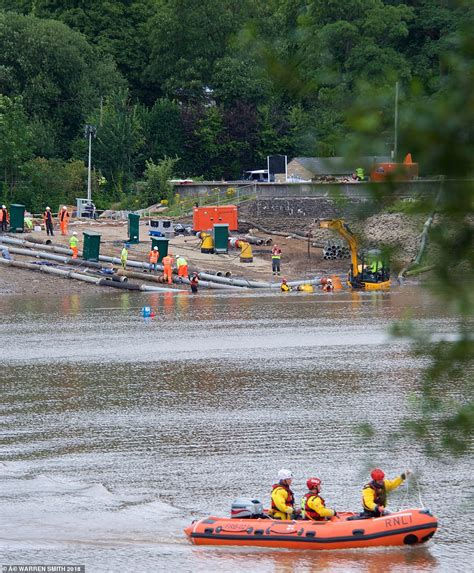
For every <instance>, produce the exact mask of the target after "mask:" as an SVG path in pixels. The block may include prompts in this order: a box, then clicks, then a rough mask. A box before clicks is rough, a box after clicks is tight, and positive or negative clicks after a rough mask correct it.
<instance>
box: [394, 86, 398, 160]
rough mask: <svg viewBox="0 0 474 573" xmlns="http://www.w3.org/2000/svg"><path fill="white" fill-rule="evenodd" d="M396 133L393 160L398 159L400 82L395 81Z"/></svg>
mask: <svg viewBox="0 0 474 573" xmlns="http://www.w3.org/2000/svg"><path fill="white" fill-rule="evenodd" d="M394 123H395V126H394V127H395V130H394V131H395V135H394V138H393V160H394V161H397V156H398V82H396V83H395V119H394Z"/></svg>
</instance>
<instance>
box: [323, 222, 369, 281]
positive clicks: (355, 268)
mask: <svg viewBox="0 0 474 573" xmlns="http://www.w3.org/2000/svg"><path fill="white" fill-rule="evenodd" d="M319 226H320V227H321V228H322V229H334V231H337V232H338V233H339V234H340V235H341V237H344V239H345V240H346V241H347V243H348V245H349V249H350V251H351V263H352V277H353V278H355V277H356V276H357V275H358V274H359V261H358V259H357V239H356V238H355V236H354V235H353V233H352V231H351V230H350V229H349V227H348V226H347V225H346V223H344V220H343V219H328V220H323V221H319Z"/></svg>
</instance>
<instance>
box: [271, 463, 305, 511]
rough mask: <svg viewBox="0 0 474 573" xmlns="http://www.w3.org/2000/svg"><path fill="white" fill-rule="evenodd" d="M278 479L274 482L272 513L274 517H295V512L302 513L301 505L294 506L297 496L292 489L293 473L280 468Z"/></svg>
mask: <svg viewBox="0 0 474 573" xmlns="http://www.w3.org/2000/svg"><path fill="white" fill-rule="evenodd" d="M278 480H279V481H278V483H276V484H274V485H273V489H272V506H271V510H270V514H271V516H272V517H273V519H282V520H288V519H293V514H294V513H296V514H299V513H301V509H300V508H299V507H297V508H295V507H294V503H295V496H294V495H293V492H292V491H291V489H290V486H291V482H292V481H293V473H292V472H291V471H290V470H280V471H279V472H278Z"/></svg>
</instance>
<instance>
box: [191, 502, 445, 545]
mask: <svg viewBox="0 0 474 573" xmlns="http://www.w3.org/2000/svg"><path fill="white" fill-rule="evenodd" d="M437 527H438V520H437V519H436V517H434V516H433V515H432V514H431V513H430V511H429V510H428V509H406V510H404V511H398V512H396V513H391V514H390V515H387V516H383V517H372V518H368V519H362V518H359V514H356V513H349V512H347V513H338V514H337V516H336V517H332V518H331V519H330V521H311V520H296V521H278V520H274V519H271V518H268V517H267V518H265V517H260V518H250V519H229V518H225V517H208V518H206V519H201V520H199V521H194V522H193V523H192V524H191V525H190V526H189V527H187V528H186V529H185V530H184V531H185V533H186V535H187V536H188V538H189V540H190V541H191V542H192V543H194V544H195V545H247V546H258V547H276V548H287V549H350V548H355V547H377V546H391V545H415V544H417V543H425V542H426V541H428V540H429V539H431V537H433V535H434V533H435V531H436V529H437Z"/></svg>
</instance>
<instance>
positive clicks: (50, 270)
mask: <svg viewBox="0 0 474 573" xmlns="http://www.w3.org/2000/svg"><path fill="white" fill-rule="evenodd" d="M0 263H2V264H5V265H7V266H12V267H17V268H19V269H26V270H30V271H36V272H42V273H46V274H48V275H56V276H60V277H63V278H72V279H77V280H80V281H84V282H89V283H93V284H96V285H98V284H99V282H100V279H99V278H96V277H91V276H87V275H82V274H80V273H75V272H73V271H66V270H63V269H55V268H52V267H47V266H45V265H35V264H34V263H26V262H24V261H12V260H10V261H8V260H6V259H0Z"/></svg>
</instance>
